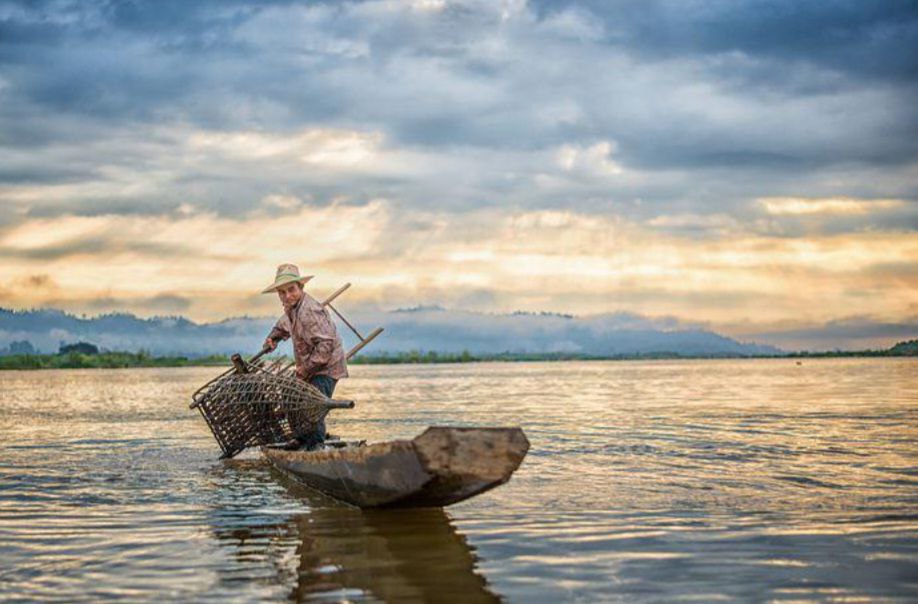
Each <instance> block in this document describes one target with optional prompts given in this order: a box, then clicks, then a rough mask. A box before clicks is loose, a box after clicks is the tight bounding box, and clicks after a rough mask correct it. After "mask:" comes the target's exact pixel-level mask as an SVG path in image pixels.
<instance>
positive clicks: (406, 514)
mask: <svg viewBox="0 0 918 604" xmlns="http://www.w3.org/2000/svg"><path fill="white" fill-rule="evenodd" d="M224 469H225V470H228V471H229V473H234V472H233V470H230V469H229V468H224ZM246 470H248V471H249V472H251V471H252V470H255V473H256V474H258V475H260V476H259V477H258V478H255V477H254V476H250V479H253V478H254V480H256V481H260V479H264V478H268V477H270V478H271V479H272V480H273V481H274V484H275V485H276V484H278V483H279V484H281V485H283V487H284V488H285V490H286V492H287V495H289V496H291V497H294V498H295V499H297V500H298V501H300V502H302V507H303V510H304V512H303V513H301V514H294V515H292V516H290V515H284V516H282V518H283V521H281V522H276V521H274V522H270V521H268V518H271V516H267V517H266V516H264V515H262V516H261V517H260V519H256V518H254V517H253V516H252V515H251V514H242V513H240V512H242V510H241V509H240V508H239V507H236V506H231V507H236V509H235V510H234V511H231V510H229V509H227V508H223V509H222V510H221V512H220V513H219V518H215V523H214V524H215V532H216V534H217V537H218V538H219V539H220V540H221V541H222V542H223V543H224V545H227V546H230V547H231V548H232V549H233V551H234V557H235V559H236V561H237V562H238V563H239V564H240V566H241V567H242V568H237V569H236V571H237V572H236V573H233V575H234V576H233V577H224V579H228V580H230V581H233V582H236V581H239V580H240V579H241V578H242V577H243V576H245V575H247V574H250V575H251V576H252V578H253V579H254V580H257V581H259V582H264V581H265V577H264V574H263V573H264V566H265V564H266V563H267V565H268V566H269V568H271V569H272V570H271V574H273V575H274V576H275V578H276V581H277V583H278V584H279V586H280V585H286V586H288V588H289V592H287V597H288V598H289V599H290V600H293V601H297V602H299V601H304V600H323V599H328V600H334V601H342V600H345V601H354V600H370V601H385V602H445V603H449V602H472V603H475V602H499V601H500V600H501V599H500V597H499V596H497V595H496V594H494V593H493V592H492V591H491V590H490V588H489V586H488V585H487V582H486V580H485V579H484V577H482V576H481V575H479V574H477V573H476V572H475V567H476V562H477V558H476V557H475V554H474V553H473V551H472V548H470V547H469V545H468V544H467V543H466V541H465V538H464V537H463V536H462V535H460V534H459V533H457V532H456V529H455V528H454V527H453V526H452V524H451V523H450V519H449V516H448V515H447V514H446V512H444V511H443V510H442V509H440V508H427V509H413V510H361V509H359V508H355V507H350V506H346V505H343V504H340V503H337V502H335V501H334V500H331V499H329V498H327V497H324V496H323V495H321V494H319V493H317V492H315V491H312V490H310V489H308V488H306V487H303V486H301V485H299V484H297V483H295V482H293V481H291V480H289V479H287V478H286V477H284V476H283V475H282V474H281V473H280V472H277V471H276V470H267V469H266V468H264V467H262V468H260V469H256V468H254V467H252V466H249V467H248V468H246ZM226 478H228V477H227V476H225V475H224V476H223V477H222V480H221V481H225V480H226ZM231 490H232V489H231ZM234 500H235V501H236V502H237V503H242V501H241V500H240V499H236V498H234ZM273 518H275V519H276V518H278V516H273ZM253 566H255V567H260V569H259V568H253ZM243 569H248V570H247V571H246V570H243ZM259 575H260V576H259ZM256 577H257V578H256ZM271 580H274V579H271ZM285 591H286V590H285Z"/></svg>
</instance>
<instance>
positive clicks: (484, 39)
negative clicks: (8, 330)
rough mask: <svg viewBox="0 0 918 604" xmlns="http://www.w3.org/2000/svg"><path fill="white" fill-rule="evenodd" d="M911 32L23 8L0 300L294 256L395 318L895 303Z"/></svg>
mask: <svg viewBox="0 0 918 604" xmlns="http://www.w3.org/2000/svg"><path fill="white" fill-rule="evenodd" d="M916 36H918V16H916V14H915V11H914V9H913V8H912V7H911V6H908V4H907V3H887V4H884V5H882V6H881V5H875V4H871V3H862V2H853V1H848V0H838V1H835V2H827V3H822V4H818V5H816V4H813V5H805V6H804V5H800V4H799V3H797V2H790V1H787V2H785V1H781V2H777V3H768V4H767V5H766V4H763V3H757V2H753V3H745V4H741V5H738V4H735V3H731V2H725V1H724V2H722V1H719V0H718V1H715V2H707V3H678V2H647V3H634V2H622V3H609V2H591V1H587V0H584V1H580V2H573V1H572V2H551V3H547V2H540V1H534V2H528V3H527V2H522V1H512V2H499V3H496V2H487V1H478V0H468V1H451V0H444V1H442V2H440V1H426V2H392V1H382V0H380V1H368V2H348V3H331V2H316V3H310V4H302V3H290V2H261V3H257V4H252V3H247V2H214V1H211V0H207V1H202V2H195V3H186V2H178V1H171V0H168V1H164V2H157V3H109V2H101V1H100V2H81V3H71V2H61V1H56V0H55V1H49V2H7V3H4V4H3V6H2V8H0V130H2V132H3V137H2V140H0V166H2V167H0V256H2V259H3V262H4V269H5V270H4V275H3V279H4V281H3V283H2V284H0V285H2V287H3V289H4V291H3V292H2V297H3V299H4V300H6V301H7V302H6V303H10V304H17V305H21V304H24V305H29V304H40V303H43V302H47V301H48V300H51V299H55V300H59V301H60V302H61V303H62V304H64V303H67V304H72V307H73V308H76V307H79V306H80V305H81V304H82V305H85V306H86V307H87V308H90V307H91V300H92V299H93V297H96V298H97V299H98V300H100V301H104V303H105V304H115V303H123V304H125V305H130V307H131V308H134V309H143V308H147V309H148V312H158V311H157V310H156V309H157V308H158V306H157V305H158V304H159V303H157V302H155V300H154V299H155V297H156V296H157V295H164V296H171V295H178V296H181V297H182V298H183V299H184V300H185V302H183V301H179V300H172V299H164V300H163V301H162V304H161V305H160V306H162V307H163V308H167V309H168V308H175V309H177V310H181V311H182V312H187V313H189V314H191V315H193V316H198V317H207V318H210V317H214V316H215V315H216V313H221V312H223V313H226V312H244V311H245V309H250V308H257V309H262V308H263V309H269V308H273V306H272V301H270V300H262V299H261V298H257V301H253V300H252V298H251V297H247V296H249V294H247V292H249V291H254V290H255V289H257V288H259V287H260V286H261V285H262V281H263V280H264V272H265V270H266V269H265V267H266V266H267V267H269V269H270V267H272V266H274V265H276V264H277V263H278V262H281V261H286V260H294V261H299V262H301V263H302V264H309V265H310V266H312V267H315V270H316V271H317V272H321V273H322V274H323V275H335V277H336V278H337V277H338V276H342V277H343V278H345V279H351V280H354V281H355V282H357V281H359V283H360V286H361V289H360V292H361V293H359V294H358V293H356V292H355V293H354V295H355V296H356V297H357V299H358V301H359V302H360V303H361V304H363V303H366V304H375V305H378V306H383V307H385V306H387V305H389V306H391V305H399V304H407V305H412V304H417V303H422V302H433V303H436V302H444V303H451V304H459V305H468V306H469V307H472V308H475V309H478V310H491V309H493V310H513V309H516V308H525V309H531V310H541V309H544V308H548V309H555V310H564V311H572V312H587V313H594V312H609V311H613V310H625V311H629V312H645V311H646V312H650V313H652V314H662V315H673V316H678V317H680V319H681V320H689V319H692V318H694V319H696V320H698V321H723V322H729V321H733V320H737V319H738V318H741V317H745V319H746V320H748V321H750V322H762V321H765V322H767V321H773V320H778V319H780V318H781V317H782V316H785V317H786V316H797V315H799V314H800V313H804V314H806V315H807V316H808V317H809V318H810V319H812V320H814V321H825V320H828V319H829V318H832V317H838V316H845V315H846V314H850V313H852V312H856V313H860V314H866V315H870V316H874V315H877V316H883V317H893V318H895V317H896V316H898V317H900V318H901V317H902V316H903V315H904V313H906V312H908V311H907V308H908V303H907V300H906V299H907V298H908V293H909V292H908V288H909V287H911V285H910V284H911V283H912V277H911V276H910V275H909V273H908V272H907V271H906V270H904V269H902V268H901V267H902V266H903V265H907V264H909V263H913V262H914V261H915V259H916V257H918V252H916V250H915V247H914V244H913V243H912V241H913V240H914V232H915V230H916V229H918V181H916V178H915V174H916V167H918V112H916V110H915V108H914V102H913V99H914V98H915V96H916V93H918V90H916V84H915V82H916V77H915V76H916V75H918V67H916V65H918V63H916V61H918V60H916V58H915V56H916V55H915V53H908V52H903V51H902V49H904V48H912V47H914V46H915V45H916ZM298 259H301V260H298ZM103 264H104V266H105V267H106V271H101V269H100V267H101V266H103ZM880 267H885V268H880ZM884 271H885V272H884ZM269 272H270V270H269ZM44 273H48V274H52V275H53V276H54V278H55V279H59V282H60V283H59V284H60V287H61V289H62V290H63V293H62V294H60V295H57V296H55V297H53V298H52V296H51V295H50V294H48V293H42V292H41V290H40V289H37V288H30V287H25V286H23V285H22V281H21V280H22V279H25V278H27V277H28V275H34V274H44ZM201 275H219V277H220V278H219V280H214V281H210V280H208V279H204V280H202V279H201ZM882 275H886V276H887V278H888V281H887V284H886V285H884V283H883V281H882V279H883V277H882ZM890 275H894V277H891V276H890ZM329 280H331V279H330V278H329ZM221 283H222V284H221ZM329 287H332V285H329ZM817 287H818V292H817V293H818V294H819V296H820V298H821V300H823V301H822V302H821V303H820V305H819V308H818V309H812V308H810V307H808V306H807V303H806V300H805V298H806V297H805V296H804V295H803V292H805V291H807V290H808V289H810V288H817ZM26 292H31V293H26ZM864 292H868V293H867V294H865V293H864ZM132 300H133V301H134V302H131V301H132ZM170 300H171V301H170ZM186 302H187V304H186ZM170 305H171V306H170Z"/></svg>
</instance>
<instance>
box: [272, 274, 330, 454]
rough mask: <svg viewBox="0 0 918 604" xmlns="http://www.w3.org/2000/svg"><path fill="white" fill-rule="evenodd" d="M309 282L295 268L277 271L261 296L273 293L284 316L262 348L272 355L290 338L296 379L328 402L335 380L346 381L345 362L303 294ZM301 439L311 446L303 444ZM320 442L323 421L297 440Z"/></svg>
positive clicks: (321, 313)
mask: <svg viewBox="0 0 918 604" xmlns="http://www.w3.org/2000/svg"><path fill="white" fill-rule="evenodd" d="M310 279H312V275H309V276H306V277H301V276H300V269H299V268H297V266H296V265H295V264H281V265H280V266H278V267H277V274H276V275H275V277H274V283H272V284H271V285H269V286H268V287H266V288H265V289H264V290H262V292H261V293H263V294H269V293H271V292H277V296H278V298H280V301H281V304H282V305H283V307H284V313H283V315H281V317H280V319H278V320H277V323H275V325H274V328H273V329H272V330H271V333H269V334H268V337H267V338H266V339H265V343H264V346H263V348H265V349H267V350H268V351H272V350H274V349H275V348H277V343H278V342H279V341H281V340H286V339H287V338H290V337H292V338H293V356H294V359H295V360H296V375H297V376H298V377H300V378H301V379H303V380H306V381H307V382H309V383H310V384H312V385H313V386H315V387H316V388H318V389H319V390H320V391H321V392H322V393H323V394H324V395H325V396H327V397H329V398H331V396H332V394H333V393H334V392H335V385H336V384H337V383H338V380H340V379H341V378H346V377H347V362H346V359H345V356H344V347H343V346H342V344H341V338H340V337H338V331H337V330H336V329H335V324H334V323H333V322H332V320H331V317H329V315H328V311H327V310H326V309H325V307H324V306H322V304H321V303H319V302H317V301H316V300H315V298H313V297H312V296H310V295H309V294H307V293H306V292H305V291H304V290H303V284H305V283H306V282H307V281H309V280H310ZM304 438H305V439H307V440H308V441H313V442H306V441H303V439H304ZM324 439H325V421H324V420H323V421H322V422H321V423H320V424H319V427H318V432H317V434H315V435H302V436H301V438H300V440H301V441H303V442H302V443H301V444H305V445H314V444H318V443H319V442H322V441H323V440H324Z"/></svg>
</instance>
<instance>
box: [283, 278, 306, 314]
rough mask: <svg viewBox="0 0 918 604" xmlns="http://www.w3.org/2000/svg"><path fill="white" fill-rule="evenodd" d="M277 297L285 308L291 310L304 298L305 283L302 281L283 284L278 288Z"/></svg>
mask: <svg viewBox="0 0 918 604" xmlns="http://www.w3.org/2000/svg"><path fill="white" fill-rule="evenodd" d="M277 297H278V298H280V301H281V304H283V305H284V310H290V309H291V308H293V307H294V306H296V305H297V303H299V301H300V300H302V299H303V285H302V284H301V283H288V284H286V285H281V286H280V287H278V288H277Z"/></svg>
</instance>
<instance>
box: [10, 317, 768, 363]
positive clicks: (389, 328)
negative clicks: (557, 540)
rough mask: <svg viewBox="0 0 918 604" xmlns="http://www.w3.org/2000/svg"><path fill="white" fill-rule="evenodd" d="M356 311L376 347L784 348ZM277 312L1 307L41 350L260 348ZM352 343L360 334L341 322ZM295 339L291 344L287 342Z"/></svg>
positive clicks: (563, 324)
mask: <svg viewBox="0 0 918 604" xmlns="http://www.w3.org/2000/svg"><path fill="white" fill-rule="evenodd" d="M349 319H351V320H352V322H354V323H356V324H357V325H358V326H359V327H360V328H361V329H363V330H364V332H369V331H370V330H371V329H372V328H374V327H376V326H382V327H384V328H385V332H384V333H383V334H382V335H381V336H380V337H379V338H377V339H376V340H375V341H374V342H373V343H372V344H371V345H370V346H369V347H368V348H367V349H366V350H367V351H368V352H373V353H377V352H383V351H387V352H393V353H395V352H407V351H410V350H422V351H429V350H435V351H438V352H462V351H464V350H467V351H469V352H470V353H473V354H494V353H501V352H517V353H576V354H587V355H627V354H649V353H662V352H666V353H677V354H683V355H724V354H729V355H770V354H780V353H781V350H779V349H778V348H775V347H773V346H765V345H759V344H752V343H742V342H738V341H736V340H733V339H731V338H728V337H725V336H722V335H718V334H716V333H713V332H710V331H705V330H701V329H685V328H683V327H681V326H680V325H679V324H678V322H676V321H674V320H665V319H664V320H658V319H649V318H647V317H643V316H641V315H636V314H632V313H614V314H604V315H594V316H589V317H574V316H571V315H563V314H556V313H528V312H515V313H510V314H488V313H478V312H470V311H458V310H447V309H444V308H440V307H417V308H411V309H399V310H395V311H388V312H353V313H351V314H350V316H349ZM274 321H275V319H274V318H267V317H238V318H232V319H226V320H223V321H219V322H215V323H195V322H193V321H189V320H188V319H186V318H184V317H153V318H149V319H142V318H139V317H136V316H134V315H131V314H124V313H117V314H108V315H100V316H96V317H89V318H81V317H76V316H74V315H71V314H68V313H65V312H62V311H59V310H49V309H45V310H29V311H11V310H5V309H0V350H6V351H7V352H9V350H10V346H11V344H14V343H15V345H16V346H17V347H20V348H21V347H22V346H23V342H28V343H29V344H31V346H33V347H34V348H35V349H36V350H37V351H39V352H56V351H57V350H58V348H59V347H60V345H61V344H62V343H63V344H67V343H73V342H78V341H83V342H90V343H92V344H95V345H97V346H98V347H99V348H101V349H103V350H126V351H137V350H140V349H143V350H146V351H149V352H151V353H153V354H157V355H165V354H182V355H189V356H203V355H208V354H221V353H230V352H243V353H246V352H249V353H253V352H256V351H257V350H258V349H259V347H260V346H261V342H262V341H263V340H264V337H265V335H266V334H267V333H268V331H269V330H270V328H271V326H272V325H273V324H274ZM339 332H340V333H341V334H342V336H343V337H344V339H345V344H346V345H347V346H351V345H353V344H354V343H355V342H356V338H354V337H353V335H352V334H351V333H350V332H349V331H348V330H347V328H346V327H344V326H343V325H339ZM287 346H289V344H287Z"/></svg>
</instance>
